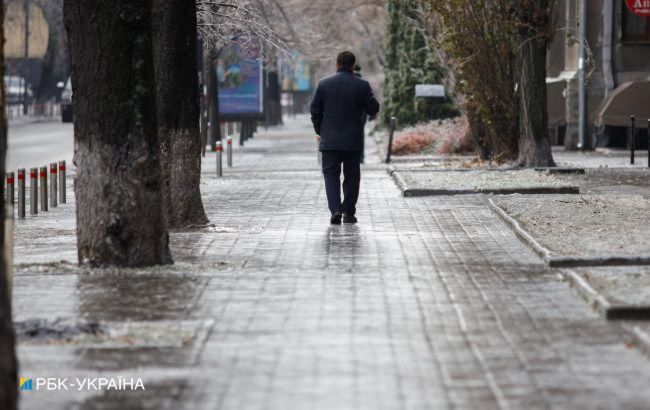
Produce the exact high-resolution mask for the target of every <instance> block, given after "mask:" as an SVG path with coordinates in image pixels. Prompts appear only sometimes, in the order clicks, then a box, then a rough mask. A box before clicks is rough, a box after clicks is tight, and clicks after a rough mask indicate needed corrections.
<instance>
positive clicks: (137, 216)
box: [64, 0, 172, 266]
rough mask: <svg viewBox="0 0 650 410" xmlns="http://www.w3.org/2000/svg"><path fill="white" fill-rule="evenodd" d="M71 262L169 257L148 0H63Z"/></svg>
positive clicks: (143, 261)
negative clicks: (74, 254) (71, 117)
mask: <svg viewBox="0 0 650 410" xmlns="http://www.w3.org/2000/svg"><path fill="white" fill-rule="evenodd" d="M64 7H65V9H64V14H65V24H66V29H67V31H68V41H69V46H70V47H69V48H70V61H71V68H72V84H73V92H74V112H75V130H74V134H75V156H74V162H75V165H76V166H77V175H76V179H75V195H76V199H77V248H78V255H79V263H82V264H84V263H88V264H90V265H92V266H99V265H115V266H148V265H155V264H164V263H171V262H172V258H171V253H170V251H169V246H168V244H169V235H168V233H167V226H166V224H165V219H164V217H163V209H162V195H161V191H162V186H161V170H160V162H159V158H158V152H159V147H158V133H157V126H156V101H155V84H154V83H155V81H154V71H153V61H152V44H151V0H113V1H106V2H94V1H87V0H65V5H64Z"/></svg>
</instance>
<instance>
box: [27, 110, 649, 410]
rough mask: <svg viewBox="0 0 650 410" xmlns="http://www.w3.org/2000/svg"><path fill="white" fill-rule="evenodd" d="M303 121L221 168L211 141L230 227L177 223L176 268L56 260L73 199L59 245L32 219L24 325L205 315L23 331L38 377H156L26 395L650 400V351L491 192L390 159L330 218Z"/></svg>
mask: <svg viewBox="0 0 650 410" xmlns="http://www.w3.org/2000/svg"><path fill="white" fill-rule="evenodd" d="M302 120H303V121H304V122H302V123H301V122H299V121H291V122H290V123H288V124H287V126H286V127H284V128H281V129H273V130H269V131H268V132H261V133H260V134H259V135H258V136H257V137H256V138H254V139H253V140H250V141H248V142H247V145H246V146H245V147H244V148H239V147H237V149H236V152H235V167H234V168H233V169H225V176H224V178H222V179H217V178H216V177H215V175H214V157H213V155H214V154H208V156H207V157H206V161H205V162H204V175H203V185H202V188H203V195H204V202H205V205H206V210H207V212H208V216H209V218H210V220H211V222H212V223H213V224H214V226H212V227H210V228H207V229H203V230H194V231H189V232H176V233H173V234H172V248H173V252H174V256H175V259H176V261H177V263H176V265H175V266H173V267H163V268H155V269H148V270H138V271H128V272H114V271H97V272H84V271H83V270H81V271H80V270H78V269H77V268H75V267H74V266H73V264H72V263H60V262H58V263H57V261H59V260H61V259H64V260H69V262H73V261H72V260H70V259H71V258H72V257H73V255H74V237H73V236H71V235H72V234H73V232H74V230H73V228H74V219H73V212H72V211H71V208H68V209H65V210H64V209H63V208H61V209H60V210H59V211H57V212H59V213H58V214H57V215H56V218H58V219H57V222H56V224H55V223H53V222H50V224H51V225H53V226H52V227H51V228H48V229H52V230H53V229H57V230H59V232H57V233H56V234H54V233H51V235H50V236H51V237H52V239H53V240H54V239H60V243H59V244H58V245H51V244H50V245H48V244H46V243H44V241H41V242H38V243H37V244H36V249H37V252H41V253H40V254H39V255H38V256H34V255H31V256H30V255H29V254H27V250H28V249H30V245H29V244H30V241H34V240H35V239H36V238H37V237H39V236H41V235H45V236H47V235H49V234H48V232H50V231H49V230H46V232H43V230H41V231H40V232H39V230H38V229H37V226H38V225H36V224H37V220H28V221H25V222H24V223H21V224H18V226H17V228H16V236H17V239H16V241H17V249H20V250H22V251H21V252H19V253H18V254H17V255H16V262H17V263H19V264H22V265H21V268H20V270H19V271H18V272H17V277H16V285H15V286H16V290H15V294H14V298H15V304H16V312H15V316H16V320H17V321H24V320H27V319H34V318H50V319H51V318H67V319H71V320H73V321H78V320H82V319H83V320H96V321H103V322H110V323H113V324H114V323H122V324H123V323H128V322H137V323H162V324H161V326H162V325H165V324H166V323H169V322H171V323H183V324H185V325H186V326H187V327H188V328H192V327H193V326H195V328H196V332H195V334H194V336H192V337H191V338H190V339H189V340H187V341H185V342H184V343H180V344H174V343H171V342H168V343H160V344H156V343H150V344H147V345H138V344H137V343H136V344H135V345H133V346H127V347H115V346H87V345H83V344H81V345H69V344H62V345H52V344H47V343H41V344H39V343H32V344H30V343H23V344H21V347H20V350H19V353H20V359H21V362H22V370H21V374H34V375H35V374H37V373H40V374H45V373H49V374H53V375H57V374H70V375H79V374H84V375H85V374H88V375H90V376H93V375H95V376H96V375H109V376H110V375H116V374H125V375H138V376H139V377H142V378H143V380H144V382H145V384H146V385H147V391H146V393H143V392H141V391H139V392H132V391H118V392H115V391H111V392H101V391H99V392H89V393H88V392H81V393H74V394H72V393H70V394H65V393H64V392H53V393H47V392H32V394H31V395H28V394H27V393H25V394H24V395H23V408H43V407H45V406H46V405H47V406H48V408H49V409H55V408H103V409H105V408H116V409H117V408H152V409H153V408H156V409H160V408H169V409H214V408H223V409H258V408H268V409H289V408H296V409H304V408H311V409H347V408H350V409H357V408H358V409H400V408H409V409H420V408H422V409H432V408H433V409H438V408H441V409H445V408H461V409H465V408H466V409H477V408H481V409H493V408H494V409H505V408H511V409H518V408H531V409H537V408H539V409H546V408H563V409H564V408H566V409H579V408H584V409H592V408H631V409H634V408H638V409H642V408H647V404H648V403H649V402H650V391H649V390H648V389H647V386H648V383H650V362H649V361H648V360H647V359H646V358H645V356H643V355H642V353H641V352H640V351H639V350H638V349H636V348H634V347H630V346H628V345H626V342H627V341H628V340H629V336H628V334H627V333H625V332H624V331H623V330H622V328H621V327H620V326H619V325H617V324H612V323H608V322H606V321H604V320H602V319H601V318H599V316H598V315H597V314H596V313H595V312H593V311H592V310H590V308H589V307H588V306H586V305H585V304H584V303H583V301H582V300H580V299H579V298H578V297H577V296H576V295H575V294H574V293H573V292H572V290H571V289H570V288H569V287H568V286H567V285H566V284H565V283H563V282H561V281H560V279H559V277H558V274H557V271H554V270H552V269H550V268H548V267H546V266H545V264H544V263H543V262H542V261H541V260H539V258H537V256H535V255H534V254H533V253H532V252H530V251H529V250H528V249H527V248H526V247H525V246H524V245H522V244H521V243H520V242H519V241H518V240H517V238H515V237H514V235H513V234H512V233H511V232H510V231H509V230H508V228H507V227H506V226H505V225H504V224H503V223H502V222H500V221H499V220H498V219H497V218H496V217H495V215H494V214H493V213H492V212H491V211H490V209H489V208H488V206H487V202H486V200H485V198H484V197H482V196H479V195H469V196H464V197H436V198H403V197H402V196H401V195H400V192H399V190H398V188H397V187H396V186H395V184H394V182H393V181H392V179H391V177H390V176H389V175H388V173H387V172H386V170H385V168H384V167H383V166H381V165H380V164H379V163H378V159H375V160H374V163H372V162H373V161H369V162H371V163H370V164H368V165H367V166H366V167H365V169H364V171H365V172H364V176H363V182H362V191H361V198H360V204H359V214H358V216H359V220H360V223H359V224H358V225H355V226H349V225H344V226H339V227H331V226H329V225H328V215H327V209H326V201H325V192H324V188H323V184H322V182H321V175H320V172H319V171H318V166H317V163H316V152H315V142H314V138H313V136H312V133H311V132H310V130H309V128H308V127H307V126H306V124H305V122H306V119H304V118H303V119H302ZM368 148H369V150H370V151H371V152H372V151H373V150H374V149H375V147H374V146H373V145H370V146H369V147H368ZM368 157H369V160H371V159H372V155H368ZM44 218H45V217H43V220H45V219H44ZM54 225H55V226H54ZM52 232H53V231H52ZM47 262H51V265H49V266H44V265H43V264H44V263H47Z"/></svg>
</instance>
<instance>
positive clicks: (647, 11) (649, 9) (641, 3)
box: [625, 0, 650, 17]
mask: <svg viewBox="0 0 650 410" xmlns="http://www.w3.org/2000/svg"><path fill="white" fill-rule="evenodd" d="M625 2H626V3H627V7H628V8H629V9H630V10H632V13H634V14H636V15H637V16H641V17H650V0H625Z"/></svg>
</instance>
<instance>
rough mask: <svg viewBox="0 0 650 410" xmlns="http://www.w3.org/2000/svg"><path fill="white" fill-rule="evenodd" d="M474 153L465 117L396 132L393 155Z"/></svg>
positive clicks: (424, 124)
mask: <svg viewBox="0 0 650 410" xmlns="http://www.w3.org/2000/svg"><path fill="white" fill-rule="evenodd" d="M473 151H474V146H473V144H472V140H471V138H470V136H469V125H468V122H467V118H466V117H460V118H456V119H449V120H444V121H431V122H427V123H420V124H418V125H416V126H413V127H408V128H404V129H402V130H401V131H399V132H397V133H396V135H395V139H394V141H393V154H394V155H409V154H430V155H457V154H466V153H470V152H473Z"/></svg>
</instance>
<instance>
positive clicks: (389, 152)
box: [386, 117, 397, 164]
mask: <svg viewBox="0 0 650 410" xmlns="http://www.w3.org/2000/svg"><path fill="white" fill-rule="evenodd" d="M395 128H397V118H395V117H390V133H389V134H388V150H387V153H386V163H387V164H389V163H390V156H391V155H392V153H393V135H394V134H395Z"/></svg>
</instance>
